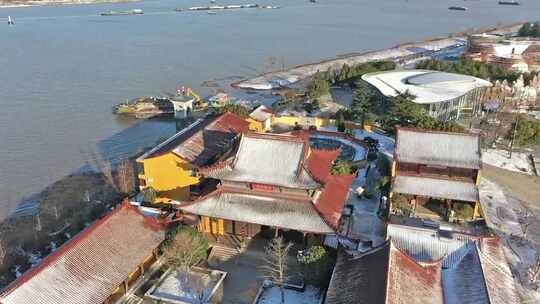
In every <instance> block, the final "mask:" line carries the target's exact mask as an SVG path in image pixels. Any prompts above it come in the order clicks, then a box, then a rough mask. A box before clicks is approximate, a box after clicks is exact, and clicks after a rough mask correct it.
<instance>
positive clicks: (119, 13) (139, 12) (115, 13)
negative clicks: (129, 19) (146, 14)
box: [100, 8, 143, 16]
mask: <svg viewBox="0 0 540 304" xmlns="http://www.w3.org/2000/svg"><path fill="white" fill-rule="evenodd" d="M142 14H143V10H142V9H138V8H136V9H132V10H128V11H108V12H103V13H100V15H101V16H125V15H142Z"/></svg>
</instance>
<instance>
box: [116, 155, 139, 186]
mask: <svg viewBox="0 0 540 304" xmlns="http://www.w3.org/2000/svg"><path fill="white" fill-rule="evenodd" d="M116 176H117V180H118V190H120V192H122V193H127V194H129V193H133V191H135V170H134V169H133V163H132V162H131V161H130V160H129V159H123V160H122V161H121V162H120V165H119V166H118V169H117V170H116Z"/></svg>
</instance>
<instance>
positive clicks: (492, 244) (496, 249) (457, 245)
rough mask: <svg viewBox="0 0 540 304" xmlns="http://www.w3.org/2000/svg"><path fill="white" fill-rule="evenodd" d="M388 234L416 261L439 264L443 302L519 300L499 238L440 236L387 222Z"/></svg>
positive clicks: (484, 303) (496, 303)
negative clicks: (436, 262)
mask: <svg viewBox="0 0 540 304" xmlns="http://www.w3.org/2000/svg"><path fill="white" fill-rule="evenodd" d="M388 237H389V238H390V239H391V241H392V243H393V244H394V245H395V246H397V248H399V249H400V250H403V251H404V252H405V253H406V254H408V255H409V256H411V257H412V258H414V259H415V260H417V261H420V262H422V261H434V260H436V261H437V260H438V261H440V262H441V263H442V267H443V270H442V284H443V289H444V303H448V304H458V303H459V304H502V303H512V304H514V303H515V304H517V303H519V300H518V297H517V293H516V287H515V285H514V279H513V277H512V273H511V271H510V269H509V267H508V263H507V261H506V259H505V257H504V253H503V251H502V246H501V243H500V239H499V238H496V237H474V236H470V235H466V234H460V233H453V234H452V235H451V236H450V237H443V236H441V235H439V234H438V232H437V231H435V230H432V229H426V228H419V227H410V226H402V225H396V224H389V225H388Z"/></svg>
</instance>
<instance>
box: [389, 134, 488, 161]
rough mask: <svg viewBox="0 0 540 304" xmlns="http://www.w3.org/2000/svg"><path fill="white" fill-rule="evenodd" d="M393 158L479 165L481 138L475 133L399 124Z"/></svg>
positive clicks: (480, 159)
mask: <svg viewBox="0 0 540 304" xmlns="http://www.w3.org/2000/svg"><path fill="white" fill-rule="evenodd" d="M395 159H396V160H397V161H398V162H404V163H415V164H423V165H434V166H445V167H454V168H469V169H480V167H481V164H482V158H481V151H480V138H479V136H478V135H477V134H465V133H449V132H436V131H427V130H418V129H410V128H398V129H397V135H396V149H395Z"/></svg>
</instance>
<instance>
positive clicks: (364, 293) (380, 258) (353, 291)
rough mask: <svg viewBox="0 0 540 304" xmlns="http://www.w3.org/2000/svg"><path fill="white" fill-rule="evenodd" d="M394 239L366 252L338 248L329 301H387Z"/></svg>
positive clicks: (332, 303) (329, 303) (375, 303)
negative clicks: (357, 253)
mask: <svg viewBox="0 0 540 304" xmlns="http://www.w3.org/2000/svg"><path fill="white" fill-rule="evenodd" d="M389 254H390V242H387V243H385V244H384V245H383V246H381V247H380V248H376V249H374V250H373V251H372V252H369V253H368V254H366V255H363V256H360V257H353V256H351V255H349V254H347V253H346V252H345V251H344V250H339V251H338V257H337V261H336V266H335V267H334V271H333V273H332V279H331V280H330V285H329V286H328V291H327V293H326V301H325V302H324V303H325V304H350V303H354V304H379V303H385V298H386V280H387V278H388V275H387V274H388V259H389Z"/></svg>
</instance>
